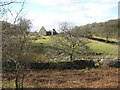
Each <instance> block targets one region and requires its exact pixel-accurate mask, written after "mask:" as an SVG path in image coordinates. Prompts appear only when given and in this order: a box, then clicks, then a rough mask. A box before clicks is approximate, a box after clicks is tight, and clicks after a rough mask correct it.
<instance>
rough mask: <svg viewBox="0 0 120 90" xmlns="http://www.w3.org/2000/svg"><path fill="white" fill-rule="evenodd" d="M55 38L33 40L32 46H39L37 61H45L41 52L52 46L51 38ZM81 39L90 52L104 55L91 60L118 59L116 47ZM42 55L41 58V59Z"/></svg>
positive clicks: (45, 37)
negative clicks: (102, 58)
mask: <svg viewBox="0 0 120 90" xmlns="http://www.w3.org/2000/svg"><path fill="white" fill-rule="evenodd" d="M56 37H57V36H43V37H40V39H38V40H35V42H34V44H35V45H37V46H39V47H38V49H37V52H38V53H37V55H36V58H37V61H39V60H41V58H42V61H47V58H45V56H44V54H42V52H41V51H44V50H43V49H44V47H46V46H52V43H53V42H51V40H52V39H53V38H56ZM80 39H82V40H83V41H84V42H86V43H87V45H88V46H89V47H90V48H91V50H93V51H94V52H96V53H103V54H104V55H99V56H98V55H97V56H96V57H95V56H92V57H93V58H99V57H100V58H101V57H107V58H116V57H118V46H117V45H114V44H107V43H105V42H99V41H95V40H90V39H87V38H80ZM41 55H42V57H41Z"/></svg>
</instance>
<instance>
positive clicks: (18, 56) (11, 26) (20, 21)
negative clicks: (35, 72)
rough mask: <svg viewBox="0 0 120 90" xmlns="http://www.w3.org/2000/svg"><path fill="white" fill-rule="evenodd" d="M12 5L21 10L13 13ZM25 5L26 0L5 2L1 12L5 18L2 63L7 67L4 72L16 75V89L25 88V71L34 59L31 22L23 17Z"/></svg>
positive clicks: (1, 5) (0, 4) (2, 4)
mask: <svg viewBox="0 0 120 90" xmlns="http://www.w3.org/2000/svg"><path fill="white" fill-rule="evenodd" d="M12 4H14V5H16V4H19V5H20V6H21V8H20V9H16V10H15V11H13V10H12V8H11V5H12ZM24 5H25V0H23V1H21V0H4V1H1V2H0V8H1V10H0V12H1V14H2V15H3V16H4V18H3V20H2V21H1V24H2V25H1V26H2V27H1V32H2V54H3V55H2V61H3V62H6V64H4V65H7V66H3V70H4V69H5V70H8V71H9V72H11V73H14V74H15V79H16V80H15V84H16V88H23V80H24V77H25V71H26V70H27V68H28V64H29V61H30V60H31V59H32V55H31V54H32V53H31V52H32V51H31V50H32V45H31V41H30V40H31V39H30V36H29V34H28V31H29V29H30V28H31V22H30V20H27V19H25V18H24V17H23V16H22V15H21V13H22V11H23V9H24ZM8 13H10V14H11V15H12V16H13V18H12V19H13V22H10V23H8V22H7V20H8V19H9V18H8V17H7V14H8ZM3 16H1V17H3Z"/></svg>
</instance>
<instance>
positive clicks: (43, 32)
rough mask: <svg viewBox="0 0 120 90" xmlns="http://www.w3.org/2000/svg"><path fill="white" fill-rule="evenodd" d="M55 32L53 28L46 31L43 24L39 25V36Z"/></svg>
mask: <svg viewBox="0 0 120 90" xmlns="http://www.w3.org/2000/svg"><path fill="white" fill-rule="evenodd" d="M56 34H58V33H57V32H56V30H55V29H53V30H49V31H46V29H45V28H44V27H43V26H42V27H41V29H40V31H39V35H40V36H51V35H56Z"/></svg>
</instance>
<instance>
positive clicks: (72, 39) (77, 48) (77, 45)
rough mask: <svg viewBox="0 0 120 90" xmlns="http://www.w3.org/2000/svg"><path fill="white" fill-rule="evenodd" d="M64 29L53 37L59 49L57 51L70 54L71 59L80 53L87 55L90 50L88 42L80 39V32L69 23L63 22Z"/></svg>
mask: <svg viewBox="0 0 120 90" xmlns="http://www.w3.org/2000/svg"><path fill="white" fill-rule="evenodd" d="M60 30H61V31H62V32H61V33H60V34H59V35H58V36H57V37H53V41H52V42H53V47H55V48H56V49H57V53H60V54H65V55H68V56H69V59H70V60H71V61H73V60H75V57H78V56H80V55H87V54H88V53H89V52H90V49H89V47H87V46H86V45H85V44H86V42H84V41H82V40H81V39H80V35H79V33H76V32H75V31H74V27H73V26H72V25H70V24H69V23H66V22H64V23H61V24H60Z"/></svg>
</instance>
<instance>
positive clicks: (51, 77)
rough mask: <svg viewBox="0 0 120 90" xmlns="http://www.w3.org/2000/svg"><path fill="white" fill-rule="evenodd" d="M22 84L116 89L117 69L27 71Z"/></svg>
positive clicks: (36, 86)
mask: <svg viewBox="0 0 120 90" xmlns="http://www.w3.org/2000/svg"><path fill="white" fill-rule="evenodd" d="M3 75H4V77H3V80H5V79H7V78H8V76H7V75H8V74H4V73H3ZM13 80H14V79H13ZM24 83H26V85H28V86H30V88H117V87H118V69H117V68H107V69H105V68H101V69H92V70H79V71H75V70H60V71H58V70H42V71H29V72H27V74H26V78H25V80H24ZM12 87H14V86H12Z"/></svg>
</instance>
